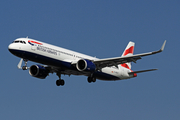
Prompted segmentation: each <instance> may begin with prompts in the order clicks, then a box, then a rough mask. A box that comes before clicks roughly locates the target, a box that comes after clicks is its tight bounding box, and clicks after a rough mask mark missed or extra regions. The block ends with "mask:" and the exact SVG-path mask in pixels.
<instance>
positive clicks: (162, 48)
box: [161, 40, 166, 51]
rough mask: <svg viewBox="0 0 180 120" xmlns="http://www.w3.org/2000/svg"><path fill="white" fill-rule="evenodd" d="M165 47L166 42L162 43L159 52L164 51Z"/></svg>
mask: <svg viewBox="0 0 180 120" xmlns="http://www.w3.org/2000/svg"><path fill="white" fill-rule="evenodd" d="M165 45H166V40H165V41H164V43H163V45H162V47H161V51H163V50H164V47H165Z"/></svg>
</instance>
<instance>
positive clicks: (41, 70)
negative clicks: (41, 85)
mask: <svg viewBox="0 0 180 120" xmlns="http://www.w3.org/2000/svg"><path fill="white" fill-rule="evenodd" d="M29 74H30V75H31V76H33V77H37V78H40V79H45V78H46V77H47V75H48V74H49V70H47V69H46V68H45V67H43V66H41V65H32V66H31V67H30V68H29Z"/></svg>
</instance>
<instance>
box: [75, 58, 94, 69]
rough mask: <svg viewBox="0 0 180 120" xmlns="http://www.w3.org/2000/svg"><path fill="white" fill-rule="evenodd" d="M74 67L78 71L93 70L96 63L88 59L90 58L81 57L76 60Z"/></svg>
mask: <svg viewBox="0 0 180 120" xmlns="http://www.w3.org/2000/svg"><path fill="white" fill-rule="evenodd" d="M76 68H77V69H78V70H79V71H90V72H93V71H95V70H96V65H95V64H94V63H93V62H92V61H90V60H86V59H81V60H79V61H78V62H77V64H76Z"/></svg>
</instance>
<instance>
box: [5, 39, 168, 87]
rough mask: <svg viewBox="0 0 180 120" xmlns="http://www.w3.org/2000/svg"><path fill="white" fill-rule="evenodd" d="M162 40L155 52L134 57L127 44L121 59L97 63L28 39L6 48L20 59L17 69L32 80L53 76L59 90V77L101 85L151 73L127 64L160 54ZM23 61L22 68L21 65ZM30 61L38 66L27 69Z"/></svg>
mask: <svg viewBox="0 0 180 120" xmlns="http://www.w3.org/2000/svg"><path fill="white" fill-rule="evenodd" d="M165 44H166V40H165V41H164V43H163V45H162V47H161V49H160V50H158V51H153V52H147V53H142V54H135V55H133V53H134V46H135V43H134V42H131V41H130V42H129V43H128V45H127V47H126V48H125V50H124V52H123V54H122V56H120V57H113V58H106V59H98V58H96V57H92V56H88V55H85V54H82V53H78V52H75V51H72V50H68V49H65V48H62V47H57V46H54V45H51V44H48V43H45V42H41V41H37V40H35V39H31V38H28V37H26V38H17V39H16V40H14V41H13V43H11V44H10V45H9V46H8V49H9V51H10V52H11V53H12V54H13V55H15V56H17V57H20V58H21V59H20V61H19V63H18V65H17V67H18V68H19V69H22V70H28V69H29V74H30V75H31V76H33V77H36V78H40V79H45V78H46V77H47V76H48V75H49V73H56V75H57V76H58V77H59V79H58V80H57V81H56V85H57V86H63V85H64V84H65V81H64V80H63V79H61V75H62V74H64V75H69V76H70V75H84V76H87V81H88V82H89V83H91V82H96V79H99V80H104V81H116V80H123V79H129V78H134V77H137V73H142V72H148V71H154V70H157V69H148V70H141V71H132V70H131V62H134V63H136V61H137V60H139V59H141V58H142V57H144V56H148V55H153V54H156V53H160V52H162V51H163V50H164V47H165ZM23 61H24V64H25V65H24V66H22V62H23ZM28 61H33V62H36V63H39V64H36V65H32V66H30V67H27V62H28Z"/></svg>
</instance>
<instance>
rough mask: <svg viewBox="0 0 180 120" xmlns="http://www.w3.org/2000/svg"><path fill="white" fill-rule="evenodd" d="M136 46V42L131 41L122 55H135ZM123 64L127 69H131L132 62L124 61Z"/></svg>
mask: <svg viewBox="0 0 180 120" xmlns="http://www.w3.org/2000/svg"><path fill="white" fill-rule="evenodd" d="M134 46H135V43H134V42H131V41H130V42H129V43H128V45H127V47H126V49H125V50H124V52H123V54H122V57H123V56H130V55H133V53H134ZM121 66H123V67H125V68H127V69H131V63H123V64H121Z"/></svg>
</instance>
